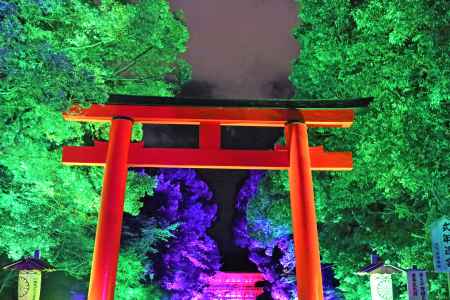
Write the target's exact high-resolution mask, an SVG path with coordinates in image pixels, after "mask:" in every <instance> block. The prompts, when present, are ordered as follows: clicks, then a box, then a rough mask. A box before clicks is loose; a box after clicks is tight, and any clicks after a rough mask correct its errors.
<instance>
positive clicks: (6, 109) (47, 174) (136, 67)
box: [0, 0, 190, 299]
mask: <svg viewBox="0 0 450 300" xmlns="http://www.w3.org/2000/svg"><path fill="white" fill-rule="evenodd" d="M99 3H100V2H99ZM187 39H188V32H187V30H186V27H185V26H184V24H183V23H182V22H181V21H180V19H179V17H175V16H174V15H173V14H172V13H171V12H170V9H169V4H168V2H167V1H165V0H142V1H137V3H135V4H127V3H125V2H121V1H112V0H109V1H108V0H106V1H101V4H98V5H94V4H93V3H91V1H81V0H75V1H58V0H39V1H34V0H12V1H8V2H4V1H0V118H1V119H2V122H0V132H1V133H2V139H1V140H0V202H1V203H0V219H1V223H0V252H3V253H5V254H7V255H8V257H9V258H10V259H17V258H19V257H21V256H23V255H27V254H31V253H32V251H34V250H35V249H40V250H41V251H42V254H43V256H44V257H45V258H46V259H48V261H49V262H50V263H51V264H53V265H55V266H56V268H57V269H59V270H62V271H66V272H67V273H68V274H70V275H72V276H75V277H77V278H85V277H86V276H87V274H88V272H89V268H90V258H91V256H92V249H93V237H94V235H95V225H96V222H97V211H98V206H99V195H100V190H101V182H102V173H103V172H102V169H99V168H81V167H68V166H63V165H62V164H61V147H62V145H80V144H85V143H91V142H92V140H93V139H108V125H107V124H106V125H105V124H104V125H98V124H97V125H90V124H79V123H76V122H65V121H64V120H63V118H62V115H61V112H62V111H63V110H65V109H66V108H67V107H68V106H70V105H71V104H72V103H80V104H81V105H83V106H87V105H89V103H91V102H93V101H95V102H97V103H99V102H105V101H106V98H107V94H108V93H130V94H131V93H132V94H147V95H156V96H168V95H173V93H174V92H176V91H177V89H178V88H179V83H180V82H182V81H185V80H186V78H188V77H189V76H190V69H189V67H187V66H186V62H184V61H182V60H181V59H180V58H179V55H180V53H182V52H184V51H185V43H186V41H187ZM170 74H172V77H175V80H172V82H171V83H169V82H168V81H167V80H166V76H167V75H170ZM140 128H141V127H140V126H136V127H135V128H134V129H133V139H135V140H136V139H137V140H139V139H141V138H142V130H141V129H140ZM153 186H154V183H153V179H152V178H150V177H148V176H141V175H137V174H135V173H130V174H129V180H128V187H127V195H126V203H125V210H126V211H127V212H130V213H132V214H136V213H137V212H138V210H139V208H140V206H141V205H142V203H140V202H139V199H140V198H141V197H142V196H144V195H145V194H147V195H150V194H151V193H152V189H153ZM155 230H156V228H155ZM123 259H125V260H127V263H128V264H130V265H131V264H132V261H133V260H134V263H135V264H136V265H138V264H139V263H140V260H138V258H137V257H136V256H133V255H128V254H127V256H126V258H123ZM132 271H133V272H135V273H129V274H128V275H127V276H131V275H130V274H134V275H136V274H138V273H139V272H140V271H142V268H140V269H139V271H138V268H137V267H136V268H134V269H133V270H130V272H132ZM134 275H133V276H134ZM124 276H125V275H124ZM125 277H126V276H125ZM127 278H128V279H126V282H131V281H130V280H131V279H129V277H127ZM136 278H138V277H136ZM136 278H135V279H133V280H134V281H133V282H134V283H133V286H136V285H137V279H136ZM130 295H131V294H130ZM130 297H131V296H130ZM127 299H131V298H127ZM136 299H144V298H142V297H137V298H136ZM152 299H154V298H152Z"/></svg>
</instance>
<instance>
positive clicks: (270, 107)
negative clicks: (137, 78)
mask: <svg viewBox="0 0 450 300" xmlns="http://www.w3.org/2000/svg"><path fill="white" fill-rule="evenodd" d="M370 102H371V98H362V99H352V100H274V99H265V100H234V99H193V98H173V97H147V96H129V95H126V96H125V95H112V96H111V97H110V100H109V103H108V104H106V105H102V104H93V105H92V106H91V107H89V108H87V109H83V108H81V107H80V106H76V105H75V106H73V107H72V108H71V109H70V110H69V111H68V112H66V113H64V118H65V119H66V120H70V121H86V122H109V121H111V120H112V118H114V117H118V116H120V117H127V118H130V119H132V120H133V121H134V122H138V123H144V124H174V125H175V124H178V125H198V124H200V123H215V124H220V125H222V126H263V127H284V126H285V124H286V122H292V121H300V122H304V123H305V124H306V125H307V126H308V127H350V126H351V124H352V122H353V118H354V113H353V109H355V108H361V107H366V106H367V105H368V104H369V103H370Z"/></svg>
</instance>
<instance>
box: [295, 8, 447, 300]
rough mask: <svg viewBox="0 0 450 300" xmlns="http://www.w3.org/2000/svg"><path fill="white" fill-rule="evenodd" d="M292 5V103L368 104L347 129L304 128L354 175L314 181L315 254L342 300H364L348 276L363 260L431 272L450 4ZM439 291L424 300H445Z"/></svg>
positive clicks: (443, 201)
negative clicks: (331, 270) (343, 155)
mask: <svg viewBox="0 0 450 300" xmlns="http://www.w3.org/2000/svg"><path fill="white" fill-rule="evenodd" d="M299 2H300V4H301V7H302V9H301V13H300V19H301V22H303V23H301V24H300V25H299V27H298V28H297V29H296V31H295V36H296V38H297V39H298V41H299V43H300V47H301V53H300V57H299V58H298V59H297V60H296V61H295V62H294V65H293V71H292V74H291V76H290V79H291V81H292V82H293V84H294V85H295V87H296V91H297V96H298V97H310V98H352V97H357V96H374V97H375V101H374V103H373V104H372V105H371V106H370V107H369V110H368V111H366V112H360V113H359V114H358V115H357V118H356V122H355V123H354V125H353V127H352V128H349V129H345V130H342V129H334V130H332V129H330V130H316V129H311V130H310V137H311V143H312V144H324V145H325V148H326V149H328V150H336V151H337V150H350V151H352V152H353V155H354V168H353V170H352V171H351V172H342V173H333V172H328V173H322V172H319V173H316V174H315V177H314V178H315V195H316V202H317V209H318V219H319V221H320V224H319V228H320V239H321V250H322V252H323V253H322V258H323V260H324V261H327V262H334V263H335V264H336V268H337V276H338V278H339V279H340V282H341V286H340V288H341V289H342V290H343V291H344V293H345V296H346V299H367V298H368V287H367V285H366V284H365V283H363V281H361V280H359V279H356V278H353V277H354V276H353V275H351V274H352V272H354V271H355V270H356V269H357V268H358V267H360V266H361V265H364V263H365V259H366V258H367V257H368V254H369V253H370V252H372V251H376V252H378V254H380V255H382V256H383V257H384V258H385V259H390V260H391V261H392V262H395V263H397V264H399V265H401V266H402V267H405V268H408V267H411V265H412V264H417V265H419V266H420V267H422V268H426V269H428V270H431V269H432V263H431V262H432V260H431V252H430V251H431V246H430V241H429V240H428V234H427V232H426V231H427V227H428V226H429V224H430V223H431V222H432V220H434V219H436V218H437V217H438V216H440V215H442V214H445V212H446V211H449V209H450V207H449V204H448V203H450V202H449V200H450V198H449V192H448V186H449V184H448V183H449V182H450V175H449V171H448V170H449V160H448V151H449V150H450V143H449V140H450V139H449V138H450V136H449V131H448V124H447V125H446V123H448V117H449V114H448V102H449V98H450V84H449V82H448V81H449V78H450V77H449V75H450V68H449V66H450V57H449V53H450V48H449V47H450V44H449V43H448V42H445V43H443V41H444V40H445V38H444V37H443V28H447V27H448V23H449V21H450V19H449V17H450V16H449V15H448V14H447V13H446V12H447V11H448V10H449V8H450V6H449V3H448V2H444V1H438V2H439V3H429V2H427V1H421V0H416V1H411V2H404V1H350V2H348V1H327V2H320V3H319V2H316V1H308V0H302V1H299ZM447 33H448V32H447ZM447 41H448V34H447ZM418 237H420V238H418ZM433 280H436V279H433ZM394 281H395V280H394ZM396 282H397V285H399V286H400V283H401V280H400V279H398V280H397V281H396ZM439 284H443V282H442V281H434V282H433V285H434V286H435V288H433V289H432V290H433V291H432V293H431V295H430V297H431V298H433V297H434V298H436V299H438V298H443V297H445V296H444V294H443V293H440V292H438V289H437V288H436V286H438V285H439ZM398 291H399V293H400V294H401V293H404V286H401V287H399V290H398Z"/></svg>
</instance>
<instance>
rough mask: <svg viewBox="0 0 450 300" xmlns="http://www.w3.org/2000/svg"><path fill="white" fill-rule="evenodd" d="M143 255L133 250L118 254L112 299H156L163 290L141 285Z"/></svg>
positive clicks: (159, 297) (160, 295)
mask: <svg viewBox="0 0 450 300" xmlns="http://www.w3.org/2000/svg"><path fill="white" fill-rule="evenodd" d="M144 259H145V257H144V256H143V255H142V254H139V253H138V252H136V251H133V250H125V251H122V252H121V254H120V259H119V265H118V268H117V282H116V292H115V295H114V299H118V300H157V299H161V297H162V295H163V292H162V290H160V289H159V288H158V287H156V286H154V285H143V284H142V281H143V274H144V271H145V269H144V264H143V261H144Z"/></svg>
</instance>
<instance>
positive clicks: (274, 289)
mask: <svg viewBox="0 0 450 300" xmlns="http://www.w3.org/2000/svg"><path fill="white" fill-rule="evenodd" d="M264 176H265V172H262V171H250V176H249V178H248V179H247V180H246V181H245V183H244V185H243V186H242V188H241V190H240V191H239V193H238V196H237V199H236V218H235V220H234V228H233V230H234V239H235V243H236V244H237V245H238V246H240V247H242V248H247V249H248V250H249V252H250V255H249V259H250V260H251V261H252V262H253V263H255V264H256V266H257V268H258V270H259V271H260V272H261V273H263V275H264V278H265V279H266V280H267V281H268V282H269V285H268V287H267V290H268V291H269V292H270V294H271V296H272V298H273V299H275V300H289V299H296V298H297V286H296V278H295V251H294V241H293V237H292V235H291V234H281V235H280V236H278V237H277V238H275V239H271V240H270V241H265V242H264V243H263V242H262V241H259V240H257V239H254V238H252V237H251V236H250V234H249V226H248V221H247V212H246V211H247V206H248V203H249V202H250V201H251V200H252V199H253V198H254V197H255V196H256V194H257V192H258V185H259V183H260V181H261V179H262V178H263V177H264ZM266 223H267V222H266ZM270 228H271V226H270V224H265V222H264V218H261V219H260V220H258V222H257V223H255V224H252V228H251V230H256V229H258V230H270ZM268 236H270V235H268ZM324 275H325V276H324V282H323V286H324V299H325V300H340V299H343V298H342V297H341V296H340V294H339V293H338V292H337V291H336V290H335V289H334V287H333V285H332V278H333V274H332V269H331V267H330V266H326V267H324Z"/></svg>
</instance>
